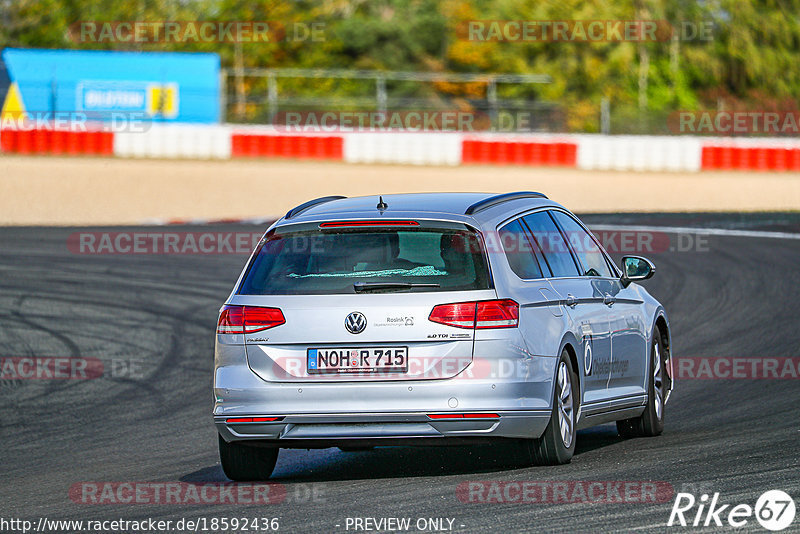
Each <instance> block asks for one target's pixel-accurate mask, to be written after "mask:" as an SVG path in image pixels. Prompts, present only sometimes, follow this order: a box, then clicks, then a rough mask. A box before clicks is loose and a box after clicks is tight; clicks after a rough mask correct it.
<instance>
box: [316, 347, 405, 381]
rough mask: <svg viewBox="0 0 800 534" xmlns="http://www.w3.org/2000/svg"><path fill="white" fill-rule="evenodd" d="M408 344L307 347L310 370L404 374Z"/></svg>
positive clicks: (317, 371) (317, 372) (318, 371)
mask: <svg viewBox="0 0 800 534" xmlns="http://www.w3.org/2000/svg"><path fill="white" fill-rule="evenodd" d="M406 371H408V347H368V348H357V349H355V348H335V349H308V372H309V374H319V373H387V372H388V373H405V372H406Z"/></svg>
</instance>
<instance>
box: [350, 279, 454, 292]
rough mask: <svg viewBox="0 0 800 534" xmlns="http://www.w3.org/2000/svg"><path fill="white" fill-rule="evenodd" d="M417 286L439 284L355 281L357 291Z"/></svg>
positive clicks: (435, 285)
mask: <svg viewBox="0 0 800 534" xmlns="http://www.w3.org/2000/svg"><path fill="white" fill-rule="evenodd" d="M415 287H439V284H417V283H414V282H355V283H354V284H353V288H354V289H355V290H356V293H363V292H365V291H381V290H385V291H391V290H392V289H413V288H415Z"/></svg>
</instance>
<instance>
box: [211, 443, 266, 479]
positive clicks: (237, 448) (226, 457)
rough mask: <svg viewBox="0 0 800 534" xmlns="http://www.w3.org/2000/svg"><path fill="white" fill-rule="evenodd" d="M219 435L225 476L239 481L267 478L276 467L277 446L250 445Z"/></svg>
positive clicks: (220, 456)
mask: <svg viewBox="0 0 800 534" xmlns="http://www.w3.org/2000/svg"><path fill="white" fill-rule="evenodd" d="M218 437H219V459H220V463H222V470H223V471H224V472H225V476H226V477H228V478H229V479H231V480H235V481H237V482H250V481H262V480H267V479H268V478H269V477H270V476H271V475H272V471H273V470H274V469H275V464H276V463H277V461H278V451H279V449H278V448H277V447H275V448H266V447H248V446H247V445H242V444H241V443H237V442H235V441H233V442H231V443H228V442H227V441H225V440H224V439H222V436H218Z"/></svg>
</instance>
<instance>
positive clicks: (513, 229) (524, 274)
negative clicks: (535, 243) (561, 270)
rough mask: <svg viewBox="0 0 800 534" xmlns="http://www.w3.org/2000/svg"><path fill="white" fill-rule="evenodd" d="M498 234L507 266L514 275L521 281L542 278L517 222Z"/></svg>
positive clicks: (504, 227) (525, 236)
mask: <svg viewBox="0 0 800 534" xmlns="http://www.w3.org/2000/svg"><path fill="white" fill-rule="evenodd" d="M498 233H499V237H500V243H501V244H502V246H503V251H505V253H506V258H508V264H509V265H510V266H511V270H512V271H514V274H516V275H517V276H519V277H520V278H523V279H532V278H542V271H541V269H540V268H539V263H538V262H537V261H536V257H535V256H534V251H533V248H532V247H531V243H530V241H528V236H527V235H525V230H524V229H523V228H522V225H521V224H520V222H519V220H516V221H512V222H510V223H508V224H507V225H505V226H503V227H502V228H501V229H500V231H499V232H498Z"/></svg>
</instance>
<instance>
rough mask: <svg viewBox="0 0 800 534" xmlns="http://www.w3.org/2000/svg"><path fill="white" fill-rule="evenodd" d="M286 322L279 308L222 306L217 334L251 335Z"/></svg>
mask: <svg viewBox="0 0 800 534" xmlns="http://www.w3.org/2000/svg"><path fill="white" fill-rule="evenodd" d="M285 322H286V319H285V318H284V316H283V312H282V311H281V310H280V309H279V308H264V307H261V306H223V307H222V309H221V310H220V311H219V320H217V334H251V333H253V332H260V331H261V330H266V329H268V328H274V327H276V326H280V325H282V324H284V323H285Z"/></svg>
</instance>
